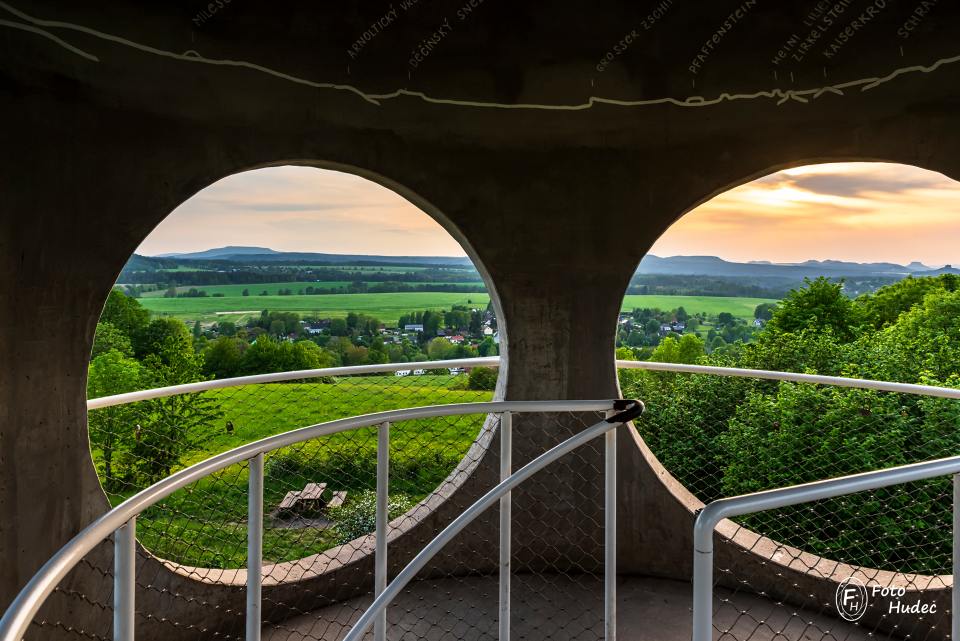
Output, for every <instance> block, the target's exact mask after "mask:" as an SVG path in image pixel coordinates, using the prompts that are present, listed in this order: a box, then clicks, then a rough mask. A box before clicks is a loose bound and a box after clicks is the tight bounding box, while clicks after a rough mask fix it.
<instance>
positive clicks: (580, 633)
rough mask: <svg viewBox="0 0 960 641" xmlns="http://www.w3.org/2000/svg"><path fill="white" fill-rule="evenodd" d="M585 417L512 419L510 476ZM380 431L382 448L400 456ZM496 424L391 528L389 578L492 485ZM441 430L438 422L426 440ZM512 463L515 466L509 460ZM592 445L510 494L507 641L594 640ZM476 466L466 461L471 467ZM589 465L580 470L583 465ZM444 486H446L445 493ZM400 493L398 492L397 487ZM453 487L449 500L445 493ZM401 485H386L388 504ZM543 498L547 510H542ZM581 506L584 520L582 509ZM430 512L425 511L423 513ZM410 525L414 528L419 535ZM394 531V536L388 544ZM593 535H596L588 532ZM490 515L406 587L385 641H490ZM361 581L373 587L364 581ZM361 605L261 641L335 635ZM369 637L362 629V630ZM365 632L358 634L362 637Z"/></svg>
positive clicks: (350, 603)
mask: <svg viewBox="0 0 960 641" xmlns="http://www.w3.org/2000/svg"><path fill="white" fill-rule="evenodd" d="M597 420H598V415H596V414H582V415H581V414H576V415H575V414H568V413H563V414H536V415H516V416H515V417H514V418H513V422H514V446H515V455H514V456H515V459H514V469H517V468H518V467H520V466H521V465H523V464H524V463H526V462H528V461H529V460H530V459H532V457H533V455H534V453H535V454H541V453H542V452H543V451H545V450H546V449H548V448H549V446H551V445H554V444H556V443H559V442H560V441H562V440H564V439H565V438H567V437H569V436H571V435H573V434H575V433H577V432H579V431H581V430H582V429H583V428H585V427H587V426H589V425H592V424H594V423H595V422H596V421H597ZM404 423H420V421H417V422H402V423H397V424H395V425H393V426H391V442H392V443H394V442H396V445H397V447H398V448H400V449H401V450H403V449H404V446H403V445H402V441H401V440H400V438H399V437H398V438H397V439H393V436H392V434H393V431H395V430H398V431H399V433H401V434H402V433H413V432H410V431H406V430H404V427H405V425H404ZM498 427H499V417H498V416H494V417H490V418H489V419H488V420H487V422H486V424H485V426H484V428H483V429H482V431H481V435H480V438H479V439H478V443H477V445H478V446H480V445H484V439H485V438H489V441H488V442H487V444H486V447H485V448H484V449H486V454H485V455H484V456H483V459H482V460H480V459H479V458H477V459H474V454H473V453H474V452H481V451H482V449H481V448H480V447H474V448H471V449H470V450H468V452H467V454H466V456H465V457H464V459H463V462H462V463H461V465H460V467H458V468H457V470H456V471H455V472H454V473H453V474H452V475H450V476H448V477H447V478H446V479H445V480H444V481H443V482H442V483H441V484H440V485H439V487H436V490H435V491H434V492H432V493H431V494H430V495H428V496H427V497H426V498H425V499H424V501H423V502H421V503H420V505H419V508H414V509H413V510H411V511H409V512H407V513H406V514H404V515H403V516H401V517H399V518H397V519H395V520H394V521H393V523H392V524H391V525H392V528H393V530H394V536H395V538H394V540H393V541H392V542H391V545H390V548H389V558H390V574H391V576H392V575H394V574H396V573H397V572H398V571H399V570H400V569H402V568H403V567H404V566H405V565H406V563H407V562H408V561H409V560H410V559H412V557H413V556H414V555H415V554H416V553H418V552H419V551H420V550H421V549H422V548H423V546H424V545H425V544H426V543H427V542H429V540H430V539H432V537H433V535H434V534H435V533H437V532H438V531H439V530H440V529H442V528H443V527H445V526H446V525H448V524H449V523H450V522H451V521H452V520H453V518H455V517H456V516H458V515H459V514H461V513H462V512H463V510H465V509H466V508H467V507H469V505H470V504H472V503H473V502H474V501H475V500H476V499H478V498H479V497H480V496H482V495H483V494H484V493H485V492H486V491H488V490H490V489H491V488H492V487H493V486H495V485H496V484H497V482H498V481H499V472H498V462H497V453H498V448H499V443H498V441H499V433H498V429H497V428H498ZM448 429H449V427H448V426H445V425H443V424H442V423H441V424H438V425H437V426H436V427H435V428H434V437H435V438H437V439H440V438H442V434H443V433H444V432H446V431H447V430H448ZM518 456H519V459H518V458H516V457H518ZM601 456H602V455H601V448H598V447H596V446H594V444H590V445H588V446H585V447H583V448H581V449H580V450H577V451H575V452H573V453H571V454H568V455H566V456H565V457H563V458H561V459H559V460H558V461H556V462H555V463H553V464H551V465H550V466H549V467H547V468H546V469H544V470H543V471H541V472H539V473H538V474H537V475H535V476H534V477H532V478H531V479H529V480H528V481H527V482H525V483H524V484H522V485H521V486H520V487H518V488H517V489H516V490H514V492H513V497H512V500H513V505H514V509H513V519H512V524H513V525H512V527H513V540H512V557H513V573H512V579H511V581H512V591H511V592H512V596H511V603H512V612H511V623H512V625H511V631H512V636H513V638H518V639H532V638H537V639H541V638H552V639H589V640H592V639H597V638H602V636H603V550H602V542H603V530H602V527H603V511H602V506H603V494H602V480H601V481H600V482H597V481H594V480H592V479H591V478H590V475H591V473H592V471H593V470H594V469H601V470H602V458H601ZM474 462H476V463H477V464H476V466H475V467H473V466H474ZM585 465H588V466H589V467H584V466H585ZM448 484H449V486H448ZM407 487H409V486H407ZM453 487H456V492H455V493H452V494H451V493H450V492H449V490H451V489H453ZM403 488H404V484H403V483H402V482H401V483H398V484H397V485H394V483H393V481H392V480H391V500H393V499H394V497H395V496H397V494H400V493H402V492H403ZM545 502H547V503H549V506H548V507H547V508H546V509H542V506H543V504H544V503H545ZM584 504H589V506H590V511H591V512H592V513H593V516H591V514H590V513H588V514H585V515H584V514H583V513H581V509H582V508H583V505H584ZM424 508H430V509H424ZM418 528H420V529H418ZM398 530H402V531H403V534H404V536H403V537H402V538H401V537H396V534H397V531H398ZM595 530H596V531H595ZM498 533H499V514H498V510H497V509H496V508H490V509H488V510H486V511H485V512H484V513H483V514H482V515H480V516H479V517H478V518H477V519H476V520H475V521H474V522H473V523H472V524H471V525H469V526H468V527H467V528H466V529H465V530H464V531H463V532H461V533H460V534H459V535H458V536H457V537H456V538H455V539H454V540H453V541H451V542H450V543H449V544H448V545H447V546H446V547H445V548H444V549H443V550H442V551H441V552H439V553H438V554H437V555H436V556H435V557H434V558H433V559H432V560H431V561H430V562H429V563H428V564H427V566H426V567H425V568H424V569H423V570H421V571H420V572H419V573H418V575H417V577H416V578H415V579H414V580H413V581H412V582H411V583H410V584H409V585H407V586H406V587H405V588H404V589H403V590H402V591H401V593H400V594H399V596H398V597H397V598H396V599H395V600H394V601H393V602H392V603H391V604H390V606H389V608H388V610H387V616H386V620H387V638H389V639H410V640H413V639H457V640H460V639H496V638H498V627H499V620H498V592H499V576H498V565H497V561H498V556H499V536H498ZM368 578H369V579H370V581H369V584H370V585H372V576H370V577H368ZM371 601H372V594H371V593H369V592H368V593H366V594H362V595H357V596H354V597H353V598H352V599H349V600H346V601H343V602H340V603H336V604H331V605H330V606H328V607H324V608H318V609H316V610H314V611H313V612H311V613H309V614H306V615H303V616H301V617H297V618H294V619H291V620H288V621H286V622H284V623H282V624H280V625H278V626H276V627H275V628H273V630H272V631H271V632H270V634H269V635H268V637H267V638H269V639H300V638H316V639H324V640H334V639H342V638H343V636H345V635H346V633H347V632H349V630H350V629H351V626H352V624H353V622H355V621H356V618H357V617H358V616H359V614H360V612H361V611H362V610H364V609H365V608H366V607H367V606H368V605H369V604H370V603H371ZM370 635H372V632H371V633H370ZM370 635H368V637H367V638H372V636H370Z"/></svg>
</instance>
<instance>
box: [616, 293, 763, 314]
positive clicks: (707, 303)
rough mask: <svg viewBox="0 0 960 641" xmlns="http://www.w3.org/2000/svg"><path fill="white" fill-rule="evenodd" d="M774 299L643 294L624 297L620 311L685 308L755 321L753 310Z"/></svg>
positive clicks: (690, 311)
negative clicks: (726, 314)
mask: <svg viewBox="0 0 960 641" xmlns="http://www.w3.org/2000/svg"><path fill="white" fill-rule="evenodd" d="M775 302H777V301H776V300H775V299H772V298H742V297H738V296H656V295H649V296H648V295H643V294H629V295H627V296H624V297H623V304H622V305H621V307H620V309H621V310H622V311H624V312H629V311H633V310H634V309H636V308H641V309H642V308H644V307H650V308H659V309H661V310H663V311H670V310H672V309H676V308H678V307H683V308H684V309H685V310H687V313H688V314H697V313H699V312H705V313H706V314H708V315H710V316H716V315H717V314H719V313H720V312H730V313H731V314H733V315H734V316H736V317H738V318H743V319H746V320H749V321H752V320H753V310H754V309H755V308H756V307H757V305H760V304H761V303H775Z"/></svg>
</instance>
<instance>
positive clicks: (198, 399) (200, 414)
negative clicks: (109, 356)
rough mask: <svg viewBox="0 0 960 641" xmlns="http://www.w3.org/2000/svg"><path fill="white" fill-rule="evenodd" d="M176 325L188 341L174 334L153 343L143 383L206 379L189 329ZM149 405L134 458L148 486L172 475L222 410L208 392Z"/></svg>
mask: <svg viewBox="0 0 960 641" xmlns="http://www.w3.org/2000/svg"><path fill="white" fill-rule="evenodd" d="M154 322H156V321H154ZM176 322H177V323H179V325H180V327H181V328H182V333H183V334H185V335H186V342H184V339H183V337H182V336H181V335H180V334H179V333H178V332H172V333H171V334H169V335H166V336H165V337H164V338H163V339H162V342H160V343H159V344H157V343H155V344H153V347H152V351H151V352H150V353H149V354H148V355H147V356H146V358H144V360H143V364H144V367H145V368H146V375H145V379H146V380H145V383H146V384H147V385H149V386H150V387H166V386H170V385H181V384H184V383H194V382H198V381H202V380H205V377H204V375H203V357H202V356H200V355H199V354H195V353H194V351H193V343H192V342H191V341H190V339H189V334H188V333H187V331H186V326H184V325H183V323H180V322H179V321H176ZM151 325H153V323H151ZM145 403H146V404H147V406H148V407H149V413H148V416H147V417H146V421H145V424H144V426H143V427H144V429H143V431H142V433H141V435H140V438H139V439H138V440H137V442H136V443H135V444H134V447H133V454H134V456H135V457H136V459H137V460H136V469H137V472H138V476H139V480H140V481H141V482H143V483H147V484H149V483H154V482H156V481H158V480H159V479H161V478H163V477H165V476H169V475H170V472H171V470H172V469H173V468H174V467H175V466H177V465H179V464H180V459H181V457H182V456H183V455H184V453H185V452H187V451H188V450H189V449H190V447H191V446H192V444H193V443H194V442H196V441H197V440H199V439H201V438H202V437H203V435H202V434H201V430H202V428H204V427H206V426H207V425H209V424H210V423H211V422H212V421H214V420H216V419H218V418H220V417H222V416H223V411H222V409H221V407H220V403H219V401H218V400H217V398H216V397H215V396H212V395H209V394H204V393H199V394H178V395H175V396H168V397H165V398H159V399H154V400H151V401H145Z"/></svg>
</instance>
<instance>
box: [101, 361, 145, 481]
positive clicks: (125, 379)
mask: <svg viewBox="0 0 960 641" xmlns="http://www.w3.org/2000/svg"><path fill="white" fill-rule="evenodd" d="M143 377H144V372H143V368H142V366H141V365H140V363H138V362H137V361H135V360H134V359H132V358H129V357H128V356H126V355H124V354H123V353H122V352H120V351H119V350H116V349H110V350H108V351H106V352H104V353H103V354H100V355H98V356H97V357H96V358H94V359H93V361H92V362H91V363H90V368H89V371H88V374H87V398H100V397H102V396H112V395H114V394H124V393H127V392H133V391H136V390H138V389H140V388H141V382H142V380H143ZM139 411H140V408H139V407H138V404H136V403H133V404H125V405H116V406H114V407H104V408H101V409H98V410H96V411H93V412H90V413H89V415H88V422H89V426H90V427H89V430H90V443H91V445H92V446H93V448H94V449H95V450H99V453H100V457H101V460H102V461H103V466H102V468H101V474H100V476H101V478H102V479H103V484H104V487H105V488H106V489H107V491H111V492H112V491H117V490H119V489H120V486H121V485H122V480H123V476H124V474H123V470H121V469H119V465H117V462H118V457H119V456H120V455H121V454H123V453H124V452H129V450H130V448H131V446H132V444H133V442H134V439H135V434H136V429H137V424H138V420H139Z"/></svg>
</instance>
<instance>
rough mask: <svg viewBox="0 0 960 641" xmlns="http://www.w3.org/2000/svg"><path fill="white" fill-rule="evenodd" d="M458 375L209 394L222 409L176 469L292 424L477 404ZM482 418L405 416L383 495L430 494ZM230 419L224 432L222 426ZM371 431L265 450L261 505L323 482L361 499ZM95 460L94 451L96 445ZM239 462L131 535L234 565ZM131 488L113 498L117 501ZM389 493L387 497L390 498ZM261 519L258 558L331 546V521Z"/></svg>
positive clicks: (237, 559)
mask: <svg viewBox="0 0 960 641" xmlns="http://www.w3.org/2000/svg"><path fill="white" fill-rule="evenodd" d="M463 381H465V377H453V376H433V375H424V376H418V377H413V376H410V377H405V378H402V379H398V378H397V377H395V376H392V375H391V376H372V377H350V378H343V379H337V380H336V381H335V382H334V383H332V384H330V383H318V382H310V383H287V384H270V385H250V386H245V387H240V388H233V389H230V388H228V389H222V390H215V391H212V392H207V394H209V395H211V396H213V397H214V398H217V399H218V400H219V401H220V403H221V406H222V409H223V411H224V416H223V418H221V419H218V420H217V421H215V422H214V423H213V424H210V425H207V426H206V427H205V428H203V429H202V430H201V431H200V433H197V434H193V435H191V441H192V442H193V448H192V449H191V450H190V451H189V452H188V453H187V454H186V455H185V456H184V457H183V459H182V463H183V466H184V467H185V466H187V465H191V464H193V463H196V462H199V461H201V460H204V459H206V458H209V457H210V456H212V455H214V454H218V453H220V452H224V451H227V450H229V449H232V448H234V447H237V446H239V445H242V444H244V443H249V442H252V441H255V440H258V439H261V438H265V437H267V436H271V435H274V434H279V433H282V432H287V431H290V430H293V429H296V428H299V427H305V426H308V425H312V424H315V423H321V422H325V421H329V420H333V419H337V418H343V417H347V416H356V415H359V414H367V413H372V412H379V411H384V410H389V409H399V408H406V407H417V406H423V405H438V404H446V403H463V402H481V401H488V400H490V399H491V398H492V395H493V393H492V392H487V391H470V390H461V389H451V386H453V385H454V384H455V383H456V384H460V383H461V382H463ZM483 420H484V416H483V415H473V416H464V417H448V418H436V419H425V420H418V421H406V422H402V423H398V424H395V425H394V426H392V428H391V435H390V436H391V447H390V453H391V488H390V490H391V497H402V498H404V499H407V500H409V501H418V500H420V499H422V498H423V497H425V496H426V495H427V494H429V493H430V492H432V491H434V490H435V489H436V488H437V486H438V485H439V484H440V483H441V482H442V481H443V479H444V478H445V477H446V476H447V475H448V474H449V473H450V471H451V470H452V469H453V468H454V466H456V465H457V463H459V461H460V460H461V459H462V458H463V456H464V455H465V454H466V452H467V450H468V449H469V447H470V444H471V443H472V442H473V441H474V439H475V438H476V436H477V434H478V433H479V431H480V428H481V426H482V424H483ZM227 421H230V422H231V423H232V424H233V428H234V429H233V432H232V433H229V434H228V433H227V431H226V423H227ZM376 442H377V436H376V428H364V429H361V430H352V431H350V432H344V433H340V434H334V435H331V436H327V437H323V438H320V439H315V440H312V441H309V442H306V443H302V444H299V445H296V446H291V447H288V448H284V449H283V450H280V451H277V452H275V453H272V454H268V455H267V457H266V463H265V469H266V482H265V492H264V506H265V511H266V512H267V513H270V512H271V510H273V509H274V508H275V507H276V506H277V505H278V504H279V503H280V501H281V499H282V498H283V496H284V495H285V494H286V493H287V492H288V491H290V490H299V489H301V488H302V487H303V486H304V485H305V484H306V483H308V482H318V483H319V482H326V483H327V484H328V486H327V487H328V489H329V490H334V489H337V490H347V492H348V504H347V506H346V507H349V501H350V497H359V496H361V493H363V492H369V491H371V490H374V489H375V487H376ZM94 457H95V459H97V458H99V456H98V452H94ZM246 488H247V467H246V465H234V466H231V467H230V468H227V469H225V470H223V471H221V472H219V473H217V474H215V475H214V476H212V477H207V478H205V479H202V480H200V481H199V482H197V483H195V484H193V485H192V486H190V487H188V488H184V489H183V490H180V491H178V492H176V493H174V494H173V495H172V496H170V497H169V498H167V499H166V500H164V501H163V502H162V503H160V504H159V505H157V506H155V507H154V508H151V509H150V510H148V511H147V512H146V513H144V514H143V515H142V516H141V517H140V518H138V520H137V524H138V525H137V529H138V536H139V538H140V540H141V542H142V543H143V544H144V545H145V546H146V547H147V548H148V549H150V550H151V551H153V552H154V553H156V554H157V555H159V556H160V557H163V558H166V559H168V560H171V561H175V562H178V563H183V564H185V565H194V566H200V567H220V568H235V567H244V566H245V563H246V513H247V498H246V492H247V490H246ZM133 491H134V490H133V489H131V490H130V491H128V492H124V493H122V494H117V495H113V496H111V500H112V502H113V503H114V504H115V505H116V504H117V503H119V502H120V501H121V500H123V499H124V498H126V497H127V496H129V495H130V494H131V493H132V492H133ZM391 500H393V498H391ZM274 525H280V523H279V522H273V521H272V520H271V519H268V521H267V526H266V528H265V532H264V558H265V559H266V560H267V561H268V562H269V561H273V562H275V561H287V560H295V559H299V558H303V557H305V556H309V555H311V554H316V553H317V552H321V551H323V550H326V549H329V548H330V547H333V546H334V545H337V544H338V543H339V539H338V533H337V531H336V530H335V529H333V528H316V527H304V528H285V527H274Z"/></svg>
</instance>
